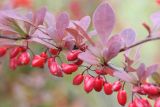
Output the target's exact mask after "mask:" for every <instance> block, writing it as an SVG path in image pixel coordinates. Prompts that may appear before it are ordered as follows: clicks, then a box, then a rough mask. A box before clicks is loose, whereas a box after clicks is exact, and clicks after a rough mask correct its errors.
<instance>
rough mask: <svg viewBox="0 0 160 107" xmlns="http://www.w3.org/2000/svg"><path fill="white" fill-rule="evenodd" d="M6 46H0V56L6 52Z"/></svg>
mask: <svg viewBox="0 0 160 107" xmlns="http://www.w3.org/2000/svg"><path fill="white" fill-rule="evenodd" d="M6 51H7V48H6V47H0V57H2V56H4V55H5V54H6Z"/></svg>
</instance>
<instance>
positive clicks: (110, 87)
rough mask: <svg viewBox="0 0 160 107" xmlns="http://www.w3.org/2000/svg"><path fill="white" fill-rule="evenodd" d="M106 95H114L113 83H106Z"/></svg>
mask: <svg viewBox="0 0 160 107" xmlns="http://www.w3.org/2000/svg"><path fill="white" fill-rule="evenodd" d="M104 93H105V94H106V95H111V94H112V93H113V91H112V84H111V83H108V82H105V83H104Z"/></svg>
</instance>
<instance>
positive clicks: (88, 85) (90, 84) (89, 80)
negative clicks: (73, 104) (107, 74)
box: [84, 77, 95, 93]
mask: <svg viewBox="0 0 160 107" xmlns="http://www.w3.org/2000/svg"><path fill="white" fill-rule="evenodd" d="M94 81H95V78H93V77H86V78H85V81H84V90H85V91H86V92H87V93H89V92H91V91H92V90H93V88H94Z"/></svg>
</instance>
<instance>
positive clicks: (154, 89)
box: [142, 84, 159, 95]
mask: <svg viewBox="0 0 160 107" xmlns="http://www.w3.org/2000/svg"><path fill="white" fill-rule="evenodd" d="M142 88H143V90H144V92H145V93H147V94H150V95H156V94H158V93H159V90H158V88H157V87H156V86H154V85H150V84H144V85H142Z"/></svg>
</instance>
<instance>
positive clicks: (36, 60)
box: [32, 55, 46, 68]
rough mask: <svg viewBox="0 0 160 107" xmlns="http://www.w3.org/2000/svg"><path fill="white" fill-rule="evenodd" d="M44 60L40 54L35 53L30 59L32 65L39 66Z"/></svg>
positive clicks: (42, 64)
mask: <svg viewBox="0 0 160 107" xmlns="http://www.w3.org/2000/svg"><path fill="white" fill-rule="evenodd" d="M45 62H46V59H45V58H43V57H41V56H40V55H35V56H34V58H33V60H32V66H33V67H40V68H42V67H43V66H44V64H45Z"/></svg>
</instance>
